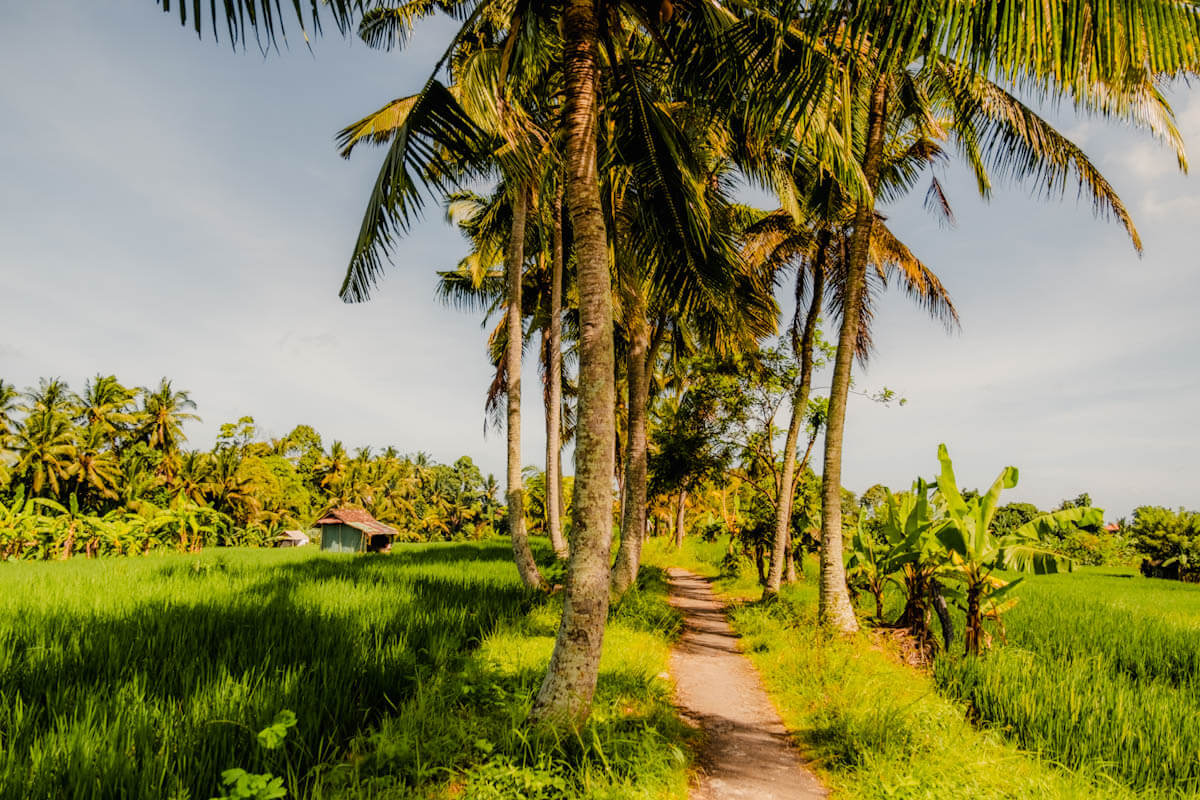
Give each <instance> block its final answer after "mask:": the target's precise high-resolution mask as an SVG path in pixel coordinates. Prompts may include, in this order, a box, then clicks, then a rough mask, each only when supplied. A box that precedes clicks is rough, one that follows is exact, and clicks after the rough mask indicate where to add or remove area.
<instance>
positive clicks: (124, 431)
mask: <svg viewBox="0 0 1200 800" xmlns="http://www.w3.org/2000/svg"><path fill="white" fill-rule="evenodd" d="M0 396H3V397H7V398H8V400H7V402H6V403H5V406H6V407H5V410H4V434H3V436H2V438H0V465H3V469H0V559H4V558H70V557H71V556H72V555H73V554H76V553H79V554H83V555H86V556H88V557H91V556H95V555H122V554H133V553H145V552H147V551H150V550H154V549H159V548H173V549H178V550H185V551H196V550H200V549H202V548H204V547H207V546H212V545H233V544H237V545H248V546H253V547H259V546H266V545H270V544H272V543H273V542H274V541H275V539H276V537H277V536H278V534H279V533H281V532H282V531H284V530H287V529H294V528H308V527H310V526H311V525H312V523H313V521H314V520H315V519H316V518H317V515H318V514H319V513H321V512H322V511H324V510H325V509H327V508H329V507H332V506H347V505H349V506H356V507H360V508H364V509H366V510H367V511H369V512H370V513H372V514H373V515H374V516H375V517H376V518H377V519H379V520H381V521H383V522H386V523H389V524H391V525H393V526H394V527H395V528H397V529H398V530H399V531H400V532H401V533H402V534H403V535H404V537H405V538H406V539H408V540H411V541H418V540H422V541H425V540H435V541H437V540H450V539H463V538H466V539H480V538H485V537H488V536H492V535H495V534H497V533H499V532H502V531H503V530H504V523H503V520H502V517H503V513H504V507H503V505H502V504H501V503H500V502H499V500H498V499H497V494H498V486H497V485H496V482H495V480H494V479H493V478H492V477H491V476H487V477H484V476H483V475H482V473H481V472H480V471H479V468H478V467H476V466H475V464H474V463H473V462H472V461H471V460H470V459H469V458H466V457H463V458H460V459H459V460H458V461H456V462H455V463H454V464H449V465H447V464H438V463H435V462H433V461H431V460H430V459H429V457H428V456H426V455H424V454H420V453H418V454H417V455H415V456H401V455H400V454H399V453H398V452H397V451H396V450H395V449H394V448H386V449H384V450H381V451H379V452H378V453H375V452H372V450H371V449H370V448H360V449H359V450H357V451H356V452H355V453H353V454H350V453H348V452H347V451H346V448H345V446H344V445H343V444H342V443H341V442H338V441H334V442H332V443H330V445H329V446H328V447H327V448H326V447H324V446H323V445H322V441H321V437H320V435H319V434H318V433H317V432H316V431H315V430H313V429H312V428H311V427H309V426H307V425H300V426H297V427H296V428H294V429H293V430H292V431H291V432H290V433H288V434H287V435H285V436H283V437H279V438H270V437H263V436H262V434H261V433H260V431H259V430H258V427H257V426H256V424H255V422H254V419H253V418H252V417H242V418H241V419H239V420H237V421H236V422H233V423H227V424H224V425H222V426H221V427H220V431H219V434H218V436H217V437H216V441H215V444H214V446H213V447H212V448H211V449H209V450H196V449H188V447H187V446H186V445H187V437H186V435H185V433H184V427H185V425H186V423H187V422H189V421H191V420H195V419H198V418H197V417H196V415H195V414H194V413H192V412H193V410H194V409H195V407H196V406H195V403H194V402H193V401H192V399H191V397H190V396H189V394H188V393H187V392H183V391H178V390H176V389H174V388H173V387H172V385H171V383H170V382H169V381H167V380H165V379H164V380H163V381H162V382H161V383H160V384H159V386H158V387H157V388H155V389H144V388H142V389H128V388H126V387H125V386H123V385H122V384H121V383H119V382H118V380H117V379H116V378H115V377H114V376H104V375H97V376H96V377H95V378H93V379H91V380H89V381H87V383H86V384H85V387H84V391H83V392H82V393H80V394H78V395H76V394H74V393H72V392H71V391H70V389H69V387H68V386H67V385H66V384H65V383H63V382H62V381H59V380H57V379H53V380H46V379H43V380H42V381H41V382H40V383H39V384H38V386H37V387H35V388H30V389H27V390H26V391H25V392H23V393H18V392H16V391H15V390H14V389H12V388H11V386H10V385H9V384H6V383H4V382H3V381H0Z"/></svg>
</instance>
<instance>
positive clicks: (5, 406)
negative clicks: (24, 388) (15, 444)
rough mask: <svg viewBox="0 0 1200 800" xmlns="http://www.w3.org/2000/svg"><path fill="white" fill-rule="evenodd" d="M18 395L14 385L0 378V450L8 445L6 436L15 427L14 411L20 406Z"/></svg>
mask: <svg viewBox="0 0 1200 800" xmlns="http://www.w3.org/2000/svg"><path fill="white" fill-rule="evenodd" d="M20 397H21V395H20V393H19V392H18V391H17V387H16V386H13V385H12V384H11V383H5V382H4V381H3V380H2V379H0V450H5V449H6V448H7V447H8V438H9V437H10V436H12V434H13V431H14V429H15V428H16V424H17V421H16V413H17V411H19V410H20V408H21V405H20Z"/></svg>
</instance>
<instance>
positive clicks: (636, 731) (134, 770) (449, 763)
mask: <svg viewBox="0 0 1200 800" xmlns="http://www.w3.org/2000/svg"><path fill="white" fill-rule="evenodd" d="M646 580H647V583H646V586H647V589H646V596H645V597H642V598H640V599H636V600H631V604H630V606H629V609H630V610H629V611H626V612H623V613H626V614H628V615H629V618H628V619H625V620H621V619H614V623H613V626H612V629H613V631H614V634H613V636H614V638H613V639H612V641H613V642H622V641H624V644H625V647H626V648H627V649H628V651H629V652H628V653H621V652H606V654H605V658H606V659H607V662H606V664H607V666H606V667H605V670H606V671H605V672H603V673H602V678H601V688H600V695H599V697H600V700H601V704H602V707H603V708H606V709H607V711H602V712H600V713H598V714H597V720H598V721H597V723H596V727H595V728H594V735H595V736H596V737H597V741H599V742H600V743H601V744H602V749H597V748H594V747H592V748H590V749H585V750H583V751H579V752H576V751H575V750H572V749H571V746H569V743H568V744H566V745H564V746H563V747H560V748H559V749H558V750H552V751H549V752H550V753H551V755H550V756H549V757H548V758H549V759H550V760H549V761H547V762H546V763H545V764H544V765H543V766H544V768H545V769H549V770H551V771H552V772H555V774H560V775H562V776H565V777H564V780H567V782H568V784H569V785H570V786H571V787H573V788H572V792H573V794H571V793H568V794H567V795H564V796H566V797H598V796H602V795H601V794H597V793H595V792H592V793H590V794H589V793H588V792H589V791H590V790H586V791H585V789H586V786H587V785H596V786H609V787H611V786H616V785H631V784H632V778H630V777H629V776H630V775H632V774H633V773H635V772H641V773H645V774H646V775H647V776H649V778H648V783H647V786H648V787H651V788H650V789H648V790H647V793H643V794H642V795H641V796H643V797H647V798H649V797H663V796H668V795H670V794H671V792H672V791H674V790H675V789H678V788H679V787H681V786H683V785H684V780H685V779H684V777H683V776H684V775H685V774H686V767H687V762H688V757H687V755H686V732H685V731H683V730H681V728H680V725H679V723H678V722H677V721H674V720H673V713H672V711H671V707H670V703H669V693H668V691H667V689H666V688H665V684H664V682H663V681H661V680H660V679H658V678H657V675H658V673H660V672H661V671H662V670H663V669H665V663H666V652H667V648H668V642H669V637H668V635H667V634H665V633H663V632H661V631H658V630H654V629H653V626H652V624H650V623H649V622H647V621H648V620H656V619H658V620H668V619H669V618H670V611H669V609H665V605H666V604H665V602H663V600H662V598H661V596H657V597H656V596H651V595H656V593H657V595H661V576H656V575H655V573H654V571H653V570H650V571H649V572H648V574H647V578H646ZM655 580H658V581H659V584H658V586H657V588H656V585H655V584H654V581H655ZM635 594H638V593H635ZM639 609H640V610H639ZM635 610H637V613H634V611H635ZM558 613H559V611H558V610H556V601H555V600H553V599H546V598H545V597H544V596H540V595H538V594H536V593H533V592H530V591H529V590H527V589H525V588H523V587H522V585H521V583H520V581H519V580H518V578H517V573H516V570H515V568H514V567H513V565H512V559H511V549H510V547H509V545H508V543H507V542H505V541H494V542H484V543H472V544H452V545H412V546H405V548H404V549H403V550H398V551H397V552H395V553H393V554H392V555H390V556H335V555H325V554H321V553H319V552H314V551H312V550H309V549H297V550H239V549H221V550H219V551H214V550H208V551H205V552H204V553H202V554H198V555H185V554H178V555H165V556H160V555H151V556H147V557H142V558H112V559H95V560H79V559H72V560H71V561H67V562H58V563H46V562H20V563H7V564H3V565H0V798H28V797H70V798H82V799H87V798H133V799H134V800H138V799H140V798H146V800H149V798H155V800H161V798H167V797H174V798H182V797H188V798H193V799H195V798H207V797H211V796H213V795H214V794H217V793H218V792H219V791H220V789H219V786H218V781H219V776H220V774H221V771H222V770H225V769H227V768H229V767H230V765H233V764H236V765H238V766H239V767H240V768H243V769H244V770H246V771H247V773H261V774H265V773H272V774H274V775H277V776H280V777H282V778H283V779H284V784H285V786H286V788H287V789H288V790H289V792H290V796H297V797H321V796H334V795H338V796H351V797H356V796H357V797H376V796H380V794H381V793H385V794H388V796H392V797H401V796H408V794H407V793H409V792H411V793H412V795H413V796H420V797H429V796H436V795H437V794H438V793H439V792H442V791H446V792H450V793H451V794H453V791H456V789H455V788H454V787H455V784H456V782H457V783H458V784H460V785H459V788H461V784H462V782H463V781H464V780H467V777H465V776H468V775H470V774H472V770H475V769H477V768H480V765H481V764H485V763H487V762H489V761H491V760H493V759H508V760H510V761H512V762H513V763H516V764H520V765H524V766H530V764H529V763H526V762H527V761H528V757H527V756H525V755H522V754H524V753H526V750H527V748H526V745H523V744H522V741H521V734H520V730H521V725H522V723H523V720H524V714H525V712H526V711H527V705H528V697H529V696H530V694H531V693H532V689H531V688H530V687H531V686H532V687H533V689H535V688H536V681H537V680H538V679H539V678H540V675H541V672H542V671H543V670H544V668H545V661H546V659H547V658H548V656H549V650H550V647H551V646H552V640H553V635H554V632H555V628H556V624H557V614H558ZM620 613H621V612H618V613H617V614H616V615H615V616H617V617H619V616H620ZM622 637H625V638H624V640H623V639H622ZM613 646H616V645H613ZM610 650H611V647H610ZM512 659H517V660H519V661H520V664H521V666H520V669H519V670H516V671H515V672H514V671H511V670H508V669H507V668H504V667H503V665H504V663H505V662H506V661H510V660H512ZM660 684H664V685H660ZM604 704H607V705H604ZM284 708H286V709H290V710H292V711H293V712H294V713H295V715H296V718H297V720H298V724H297V726H296V728H295V729H294V730H293V731H292V732H291V733H290V734H289V736H288V737H287V740H286V741H285V742H283V744H282V746H281V747H279V748H277V749H275V750H267V749H263V748H261V747H258V746H257V745H256V732H258V731H260V730H262V729H263V728H264V727H266V726H267V725H268V724H269V723H270V722H271V720H272V719H273V717H274V715H275V714H276V713H277V712H278V711H279V710H280V709H284ZM489 746H490V749H489ZM530 752H532V751H530ZM601 756H603V759H602V758H601ZM572 759H573V760H572ZM605 759H606V760H607V763H608V764H609V767H608V768H607V769H608V771H607V772H606V771H605V769H606V768H604V767H603V766H599V765H602V764H603V763H604V760H605ZM639 759H640V760H639ZM606 775H607V776H608V777H604V776H606ZM585 778H586V779H587V780H591V781H592V784H587V783H586V781H585ZM601 778H603V780H601ZM471 780H476V779H475V778H471ZM478 780H482V778H480V779H478ZM672 787H674V788H672ZM505 791H507V790H505ZM614 791H616V790H614ZM651 791H652V792H654V793H653V794H651V793H649V792H651ZM505 796H509V797H517V796H519V795H511V794H510V795H505ZM631 796H638V795H631Z"/></svg>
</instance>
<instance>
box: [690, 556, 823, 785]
mask: <svg viewBox="0 0 1200 800" xmlns="http://www.w3.org/2000/svg"><path fill="white" fill-rule="evenodd" d="M669 574H670V577H671V583H670V587H671V604H672V605H674V606H675V607H677V608H678V609H679V610H681V611H682V612H683V614H684V621H685V625H684V632H683V636H682V638H681V639H680V640H679V644H677V645H676V646H675V650H674V651H673V652H672V653H671V674H672V675H673V676H674V678H675V685H676V704H677V705H678V706H679V709H680V712H681V713H682V714H683V715H684V717H685V718H687V719H689V720H690V721H692V722H694V723H696V724H698V725H699V726H700V727H701V728H702V729H703V730H704V734H705V743H704V749H703V750H702V752H701V756H700V767H701V774H700V777H699V781H698V782H697V784H696V786H695V787H694V788H693V790H692V793H691V800H740V799H741V798H746V799H747V800H817V798H824V797H826V796H827V793H826V791H825V789H824V788H823V787H822V786H821V784H820V783H819V782H818V781H817V779H816V777H814V776H813V774H812V772H810V771H809V770H808V769H807V768H806V767H805V766H804V763H803V762H802V761H801V760H800V756H799V755H798V754H797V753H796V751H795V750H794V749H793V748H792V747H791V745H790V744H789V742H788V739H787V731H786V729H785V728H784V727H783V721H782V720H781V719H780V718H779V714H778V712H776V711H775V707H774V706H773V705H771V701H770V699H769V698H768V697H767V692H766V690H765V689H764V688H763V685H762V680H761V679H760V678H759V675H758V671H757V670H755V669H754V665H753V664H751V663H750V659H749V658H747V657H746V656H745V655H743V654H742V652H741V650H740V649H739V648H738V644H737V640H738V637H737V635H736V634H735V633H734V632H733V629H732V628H730V627H729V622H728V620H726V618H725V611H724V609H723V607H722V605H721V603H720V602H719V601H718V600H717V598H716V597H715V596H714V595H713V593H712V588H711V587H710V586H709V583H708V581H707V580H705V579H704V578H702V577H700V576H699V575H696V574H694V573H691V572H688V571H686V570H682V569H675V568H672V569H670V570H669Z"/></svg>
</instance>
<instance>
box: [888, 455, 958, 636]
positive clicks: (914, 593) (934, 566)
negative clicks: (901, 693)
mask: <svg viewBox="0 0 1200 800" xmlns="http://www.w3.org/2000/svg"><path fill="white" fill-rule="evenodd" d="M930 488H931V487H930V485H929V483H928V482H927V481H925V480H923V479H921V478H918V479H917V480H916V481H914V482H913V487H912V490H911V491H909V492H904V493H901V494H899V495H894V494H892V492H891V491H890V490H888V492H887V501H886V503H885V505H884V513H883V517H882V520H881V522H882V526H881V531H882V533H883V535H884V537H885V538H886V539H887V541H888V542H889V543H890V544H891V545H892V548H893V552H892V555H891V556H890V557H889V558H888V563H887V568H888V569H889V570H894V571H899V573H900V575H901V578H902V582H903V588H904V595H905V602H904V610H903V611H902V612H901V614H900V619H899V620H898V623H897V624H899V625H900V626H901V627H904V628H908V630H909V631H910V632H911V633H912V635H913V637H914V638H915V639H916V640H917V642H918V644H919V645H920V646H921V647H923V648H929V647H930V646H931V643H932V641H933V636H932V632H931V630H930V626H929V610H930V609H929V601H930V598H931V597H932V596H933V595H934V586H935V585H936V581H937V578H938V575H939V574H940V573H941V572H942V571H943V570H944V569H945V563H946V555H945V551H944V548H943V547H942V545H941V542H940V541H939V540H938V536H937V534H938V531H939V530H940V527H941V526H942V525H943V524H944V522H943V521H942V520H941V519H939V518H938V516H937V514H936V513H935V509H934V506H933V504H932V503H931V502H930V499H929V493H930Z"/></svg>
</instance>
